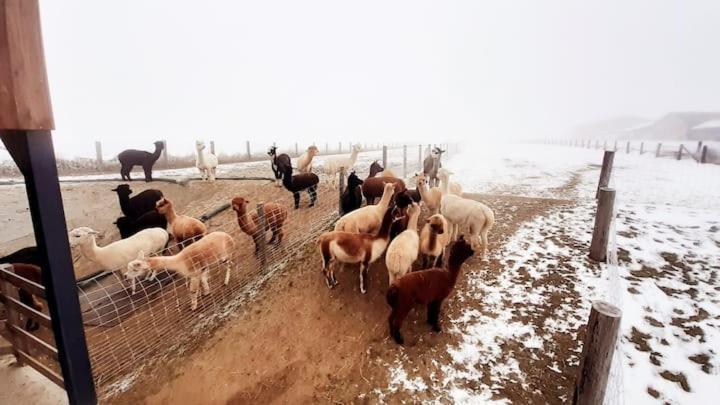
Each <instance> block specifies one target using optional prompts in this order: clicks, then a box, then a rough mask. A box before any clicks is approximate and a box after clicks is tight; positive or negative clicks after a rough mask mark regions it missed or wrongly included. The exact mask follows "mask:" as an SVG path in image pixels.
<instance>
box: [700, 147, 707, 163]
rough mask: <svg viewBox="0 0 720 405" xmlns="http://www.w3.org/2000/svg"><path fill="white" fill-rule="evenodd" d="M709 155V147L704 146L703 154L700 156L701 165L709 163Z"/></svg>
mask: <svg viewBox="0 0 720 405" xmlns="http://www.w3.org/2000/svg"><path fill="white" fill-rule="evenodd" d="M707 153H708V147H707V145H703V147H702V153H701V154H700V163H707Z"/></svg>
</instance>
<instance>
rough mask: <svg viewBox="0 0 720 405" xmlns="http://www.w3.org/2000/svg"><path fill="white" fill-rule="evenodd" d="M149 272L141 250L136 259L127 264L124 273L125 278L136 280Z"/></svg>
mask: <svg viewBox="0 0 720 405" xmlns="http://www.w3.org/2000/svg"><path fill="white" fill-rule="evenodd" d="M150 270H151V269H150V263H148V261H147V260H145V252H143V251H142V250H141V251H140V252H138V255H137V258H136V259H135V260H133V261H131V262H130V263H128V265H127V271H125V278H127V279H133V278H138V277H141V276H144V275H145V274H147V273H149V272H150Z"/></svg>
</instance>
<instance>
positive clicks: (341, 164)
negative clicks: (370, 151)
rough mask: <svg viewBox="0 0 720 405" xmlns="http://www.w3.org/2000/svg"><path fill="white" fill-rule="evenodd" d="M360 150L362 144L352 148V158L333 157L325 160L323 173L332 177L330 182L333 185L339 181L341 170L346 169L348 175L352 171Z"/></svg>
mask: <svg viewBox="0 0 720 405" xmlns="http://www.w3.org/2000/svg"><path fill="white" fill-rule="evenodd" d="M360 150H361V149H360V144H357V143H356V144H355V145H353V147H352V151H351V152H350V156H331V157H329V158H327V159H325V163H323V172H325V174H327V175H328V176H330V181H331V182H332V183H333V184H335V182H336V181H337V177H338V176H337V174H338V173H339V172H340V169H341V168H345V173H346V174H347V173H350V172H351V171H352V169H353V168H354V167H355V162H357V157H358V154H359V153H360Z"/></svg>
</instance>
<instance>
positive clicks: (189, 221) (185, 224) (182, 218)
mask: <svg viewBox="0 0 720 405" xmlns="http://www.w3.org/2000/svg"><path fill="white" fill-rule="evenodd" d="M156 208H157V211H158V212H159V213H160V214H162V215H165V219H167V223H168V231H169V232H170V234H171V235H172V236H173V237H174V238H175V241H176V242H177V243H179V244H180V246H181V247H182V248H184V247H186V246H187V245H189V244H191V243H193V242H194V241H195V240H197V239H198V238H199V237H200V236H202V235H205V234H206V233H207V227H206V226H205V224H203V223H202V221H200V220H199V219H195V218H193V217H189V216H187V215H178V214H176V213H175V209H174V208H173V203H172V201H170V200H168V199H167V198H162V199H160V200H159V201H158V202H157V206H156Z"/></svg>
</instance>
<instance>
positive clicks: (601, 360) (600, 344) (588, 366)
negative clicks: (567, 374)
mask: <svg viewBox="0 0 720 405" xmlns="http://www.w3.org/2000/svg"><path fill="white" fill-rule="evenodd" d="M621 318H622V311H621V310H620V309H619V308H617V307H616V306H614V305H612V304H610V303H608V302H605V301H594V302H593V303H592V309H591V310H590V317H589V318H588V323H587V332H586V334H585V340H584V341H583V349H582V354H581V356H580V367H579V368H578V376H577V379H576V380H575V392H574V394H573V401H572V403H573V404H574V405H575V404H577V405H579V404H582V405H602V403H603V400H604V399H605V391H606V389H607V382H608V377H609V376H610V366H611V365H612V359H613V355H614V354H615V343H616V342H617V337H618V332H619V331H620V320H621Z"/></svg>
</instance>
